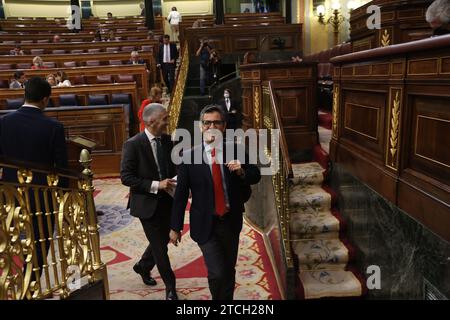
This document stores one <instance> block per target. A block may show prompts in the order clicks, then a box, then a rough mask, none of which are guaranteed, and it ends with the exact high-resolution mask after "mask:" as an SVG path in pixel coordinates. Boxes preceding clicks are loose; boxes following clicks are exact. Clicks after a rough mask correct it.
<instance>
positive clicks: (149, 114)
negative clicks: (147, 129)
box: [142, 103, 166, 122]
mask: <svg viewBox="0 0 450 320" xmlns="http://www.w3.org/2000/svg"><path fill="white" fill-rule="evenodd" d="M163 111H166V109H165V108H164V106H163V105H162V104H161V103H150V104H148V105H147V106H146V107H145V108H144V112H142V120H144V122H149V121H151V120H154V119H155V117H156V115H158V114H160V113H161V112H163Z"/></svg>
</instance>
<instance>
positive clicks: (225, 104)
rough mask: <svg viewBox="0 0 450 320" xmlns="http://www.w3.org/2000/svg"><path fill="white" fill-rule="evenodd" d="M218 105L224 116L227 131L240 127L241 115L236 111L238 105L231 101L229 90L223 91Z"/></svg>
mask: <svg viewBox="0 0 450 320" xmlns="http://www.w3.org/2000/svg"><path fill="white" fill-rule="evenodd" d="M219 105H220V106H221V107H222V110H223V112H224V114H225V115H226V121H227V129H233V130H236V129H237V128H240V127H241V113H240V112H239V109H238V103H237V102H236V100H234V99H232V96H231V90H230V89H225V90H223V99H221V100H220V102H219Z"/></svg>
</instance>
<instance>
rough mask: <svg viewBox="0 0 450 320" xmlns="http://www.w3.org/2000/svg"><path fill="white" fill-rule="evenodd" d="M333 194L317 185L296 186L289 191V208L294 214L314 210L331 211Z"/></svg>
mask: <svg viewBox="0 0 450 320" xmlns="http://www.w3.org/2000/svg"><path fill="white" fill-rule="evenodd" d="M331 200H332V198H331V194H330V193H328V192H326V191H325V190H324V189H322V188H321V187H320V186H317V185H311V186H306V185H301V184H300V185H294V186H292V187H291V188H290V191H289V208H290V210H291V211H292V212H302V211H306V210H308V208H312V209H314V210H315V211H326V210H330V208H331V205H332V201H331Z"/></svg>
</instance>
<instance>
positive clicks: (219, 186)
mask: <svg viewBox="0 0 450 320" xmlns="http://www.w3.org/2000/svg"><path fill="white" fill-rule="evenodd" d="M211 158H212V176H213V183H214V202H215V204H216V214H217V215H218V216H220V217H221V216H223V215H224V214H225V213H226V212H227V208H226V205H225V192H224V190H223V183H222V172H221V170H220V165H219V164H218V163H217V162H216V149H215V148H213V149H212V150H211Z"/></svg>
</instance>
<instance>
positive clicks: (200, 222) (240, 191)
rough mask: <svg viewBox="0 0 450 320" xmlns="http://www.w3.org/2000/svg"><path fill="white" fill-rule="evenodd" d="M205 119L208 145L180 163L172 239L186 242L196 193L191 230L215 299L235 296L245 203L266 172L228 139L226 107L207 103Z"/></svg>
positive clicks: (189, 152) (202, 117) (189, 153)
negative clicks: (184, 232)
mask: <svg viewBox="0 0 450 320" xmlns="http://www.w3.org/2000/svg"><path fill="white" fill-rule="evenodd" d="M200 121H201V131H202V135H203V143H202V144H201V145H199V146H195V147H194V148H192V149H190V150H187V151H185V152H184V154H183V162H182V163H181V164H180V166H179V167H178V178H177V188H176V191H175V196H174V205H173V209H172V220H171V229H172V230H171V231H170V239H171V242H172V243H173V244H174V245H177V243H178V242H179V241H180V240H181V231H182V230H183V224H184V214H185V208H186V203H187V200H188V197H189V192H191V194H192V202H191V208H190V233H191V238H192V239H193V240H194V241H196V242H197V244H198V245H199V247H200V249H201V251H202V253H203V257H204V259H205V263H206V267H207V269H208V283H209V289H210V291H211V295H212V299H213V300H232V299H233V294H234V287H235V273H236V269H235V268H236V260H237V253H238V246H239V233H240V232H241V229H242V217H243V216H242V213H243V212H244V211H245V209H244V203H245V202H246V201H247V200H248V198H249V197H250V193H251V189H250V185H251V184H256V183H258V182H259V180H260V179H261V174H260V171H259V169H258V167H257V166H255V165H252V164H249V163H248V162H249V161H248V156H247V155H246V154H245V152H242V150H240V151H238V150H239V149H240V146H239V145H237V144H235V143H234V142H233V141H229V142H227V141H225V140H223V139H222V137H223V133H224V131H225V128H226V121H225V115H224V114H223V111H222V108H221V107H220V106H218V105H210V106H207V107H205V108H204V109H203V110H202V111H201V113H200ZM218 133H219V134H218ZM199 155H200V156H199ZM195 159H202V161H200V163H195ZM224 160H227V161H226V162H225V161H224ZM228 160H229V161H228Z"/></svg>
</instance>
